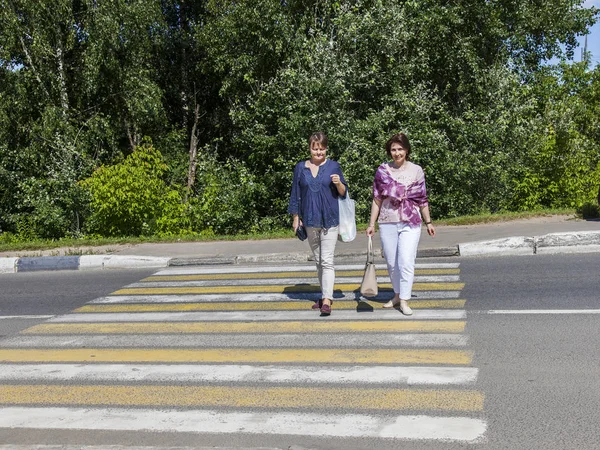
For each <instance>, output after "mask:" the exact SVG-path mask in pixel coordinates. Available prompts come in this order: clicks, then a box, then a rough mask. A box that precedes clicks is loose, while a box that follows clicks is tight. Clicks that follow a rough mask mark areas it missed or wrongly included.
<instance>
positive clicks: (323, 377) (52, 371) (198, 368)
mask: <svg viewBox="0 0 600 450" xmlns="http://www.w3.org/2000/svg"><path fill="white" fill-rule="evenodd" d="M477 373H478V369H477V368H474V367H402V366H369V367H364V366H336V367H328V368H324V367H323V366H302V367H299V366H289V365H288V366H275V365H266V366H251V365H234V364H232V365H217V364H215V365H208V364H205V365H203V364H174V365H167V364H165V365H158V364H0V380H1V381H14V380H18V381H20V382H21V381H38V382H57V381H63V382H65V381H74V382H80V383H81V382H98V381H113V382H119V383H121V382H125V381H127V382H134V381H143V382H152V383H154V382H157V383H159V382H160V383H162V382H169V383H213V382H214V383H224V382H235V383H300V384H302V383H319V382H320V383H326V384H330V385H334V384H351V383H359V384H361V385H370V384H385V385H387V384H396V385H397V384H402V385H417V384H418V385H420V384H426V385H442V384H443V385H445V384H452V385H457V384H461V385H462V384H465V385H467V384H473V383H475V382H476V381H477Z"/></svg>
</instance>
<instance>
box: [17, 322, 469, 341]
mask: <svg viewBox="0 0 600 450" xmlns="http://www.w3.org/2000/svg"><path fill="white" fill-rule="evenodd" d="M464 330H465V322H464V321H458V320H457V321H443V320H439V321H438V320H422V321H418V320H394V321H383V320H382V321H370V320H365V321H354V322H332V321H322V322H306V321H305V322H300V321H294V322H114V323H108V322H107V323H44V324H40V325H35V326H33V327H31V328H27V329H26V330H23V331H21V333H22V334H172V333H182V334H184V333H349V332H357V333H401V332H423V333H462V332H463V331H464ZM382 339H384V337H382Z"/></svg>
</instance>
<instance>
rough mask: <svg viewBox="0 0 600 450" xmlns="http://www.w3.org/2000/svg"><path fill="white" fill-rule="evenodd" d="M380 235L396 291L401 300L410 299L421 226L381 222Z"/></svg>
mask: <svg viewBox="0 0 600 450" xmlns="http://www.w3.org/2000/svg"><path fill="white" fill-rule="evenodd" d="M379 235H380V236H381V246H382V247H383V254H384V257H385V261H386V263H387V268H388V273H389V274H390V280H391V281H392V286H393V288H394V293H396V294H400V300H410V298H411V295H412V286H413V281H414V279H415V260H416V258H417V246H418V245H419V239H420V238H421V227H420V226H410V225H409V224H407V223H405V222H396V223H380V224H379Z"/></svg>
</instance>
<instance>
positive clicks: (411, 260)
mask: <svg viewBox="0 0 600 450" xmlns="http://www.w3.org/2000/svg"><path fill="white" fill-rule="evenodd" d="M420 238H421V228H420V227H411V226H410V225H403V227H402V229H401V230H400V234H399V239H398V266H399V269H400V291H399V293H400V309H401V310H402V312H403V313H405V314H408V315H410V314H412V310H411V309H410V308H409V306H408V304H407V303H406V302H407V301H408V300H410V299H411V296H412V286H413V282H414V279H415V260H416V258H417V247H418V245H419V239H420Z"/></svg>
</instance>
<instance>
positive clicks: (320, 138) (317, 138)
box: [308, 131, 327, 148]
mask: <svg viewBox="0 0 600 450" xmlns="http://www.w3.org/2000/svg"><path fill="white" fill-rule="evenodd" d="M313 142H317V143H319V144H321V145H322V146H323V147H325V148H327V135H326V134H325V133H323V132H321V131H317V132H316V133H313V134H311V135H310V137H309V138H308V146H309V147H312V144H313Z"/></svg>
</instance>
